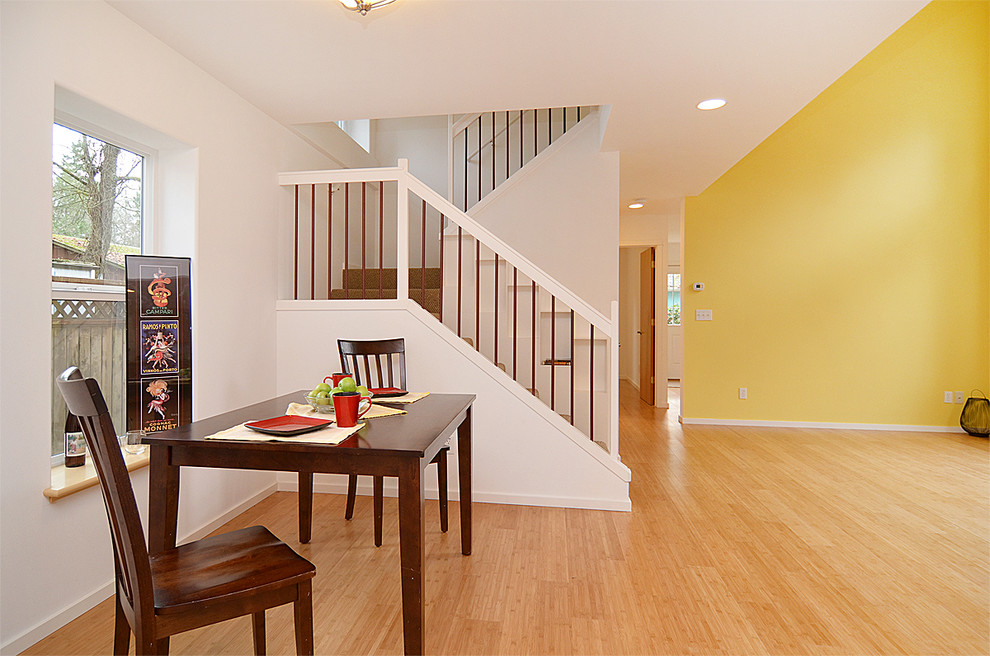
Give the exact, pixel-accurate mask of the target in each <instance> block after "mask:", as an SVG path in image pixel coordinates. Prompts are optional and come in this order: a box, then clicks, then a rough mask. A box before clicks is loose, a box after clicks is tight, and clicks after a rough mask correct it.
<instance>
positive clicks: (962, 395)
mask: <svg viewBox="0 0 990 656" xmlns="http://www.w3.org/2000/svg"><path fill="white" fill-rule="evenodd" d="M955 402H956V403H965V402H966V392H956V397H955Z"/></svg>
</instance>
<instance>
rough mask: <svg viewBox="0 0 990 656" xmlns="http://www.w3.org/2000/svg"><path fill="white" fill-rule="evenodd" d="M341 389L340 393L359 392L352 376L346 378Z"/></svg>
mask: <svg viewBox="0 0 990 656" xmlns="http://www.w3.org/2000/svg"><path fill="white" fill-rule="evenodd" d="M339 387H340V391H341V392H356V391H357V383H356V382H354V379H353V378H351V377H350V376H348V377H347V378H344V379H343V380H341V381H340V385H339Z"/></svg>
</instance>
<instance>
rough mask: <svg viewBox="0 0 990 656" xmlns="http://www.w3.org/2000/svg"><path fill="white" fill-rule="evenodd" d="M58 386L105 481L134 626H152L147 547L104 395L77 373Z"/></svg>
mask: <svg viewBox="0 0 990 656" xmlns="http://www.w3.org/2000/svg"><path fill="white" fill-rule="evenodd" d="M57 384H58V389H59V391H60V392H61V393H62V397H63V398H64V399H65V404H66V406H67V407H68V409H69V412H71V413H72V414H74V415H76V417H78V419H79V424H80V426H81V427H82V432H83V435H84V436H85V437H86V443H87V445H88V446H89V453H90V456H91V457H92V459H93V464H94V466H95V468H96V475H97V477H98V478H99V480H100V489H101V490H102V491H103V500H104V502H105V503H106V507H107V517H108V518H109V520H110V533H111V536H112V538H113V547H114V564H115V567H116V569H117V580H118V587H119V588H120V591H122V592H123V593H124V595H125V597H126V602H127V603H129V604H130V606H131V608H132V609H133V611H134V619H135V621H139V622H142V623H145V626H151V625H150V624H147V622H151V621H153V618H154V612H155V606H154V589H153V588H152V580H151V564H150V562H149V560H148V546H147V543H146V542H145V540H144V530H143V529H142V527H141V516H140V515H139V514H138V507H137V502H136V501H135V499H134V489H133V488H132V487H131V479H130V476H129V475H128V473H127V466H126V465H125V464H124V456H123V454H121V452H120V443H119V442H118V441H117V434H116V432H115V431H114V429H113V421H112V420H111V419H110V411H109V410H108V409H107V404H106V401H105V400H104V399H103V392H101V391H100V386H99V384H98V383H97V382H96V381H95V380H93V379H92V378H83V376H82V374H81V373H80V372H79V369H78V368H76V367H69V368H68V369H66V370H65V371H64V372H62V374H61V375H60V376H59V377H58V380H57ZM122 601H123V600H122Z"/></svg>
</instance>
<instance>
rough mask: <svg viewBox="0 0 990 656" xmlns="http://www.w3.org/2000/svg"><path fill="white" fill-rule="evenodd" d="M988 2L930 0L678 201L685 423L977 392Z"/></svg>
mask: <svg viewBox="0 0 990 656" xmlns="http://www.w3.org/2000/svg"><path fill="white" fill-rule="evenodd" d="M988 6H990V5H988V3H987V2H934V3H931V4H929V5H928V6H926V7H925V8H924V9H922V10H921V11H920V12H919V13H918V14H917V15H916V16H915V17H914V18H912V19H911V20H910V21H908V22H907V23H906V24H905V25H904V26H903V27H902V28H901V29H899V30H898V31H897V32H895V33H894V34H893V35H891V36H890V38H888V39H887V40H886V41H884V42H883V43H882V44H880V45H879V46H878V47H877V48H876V49H875V50H874V51H873V52H871V53H870V54H869V55H867V56H866V57H865V58H864V59H863V60H861V61H860V62H859V63H858V64H856V65H855V66H854V67H853V68H851V69H850V70H849V71H848V72H847V73H846V74H845V75H843V76H842V77H841V78H839V79H838V80H837V81H836V82H835V83H833V84H832V85H831V86H830V87H829V88H828V89H826V90H825V91H823V92H822V93H821V94H820V95H819V96H818V97H817V98H815V99H814V100H813V101H812V102H811V103H809V104H808V105H807V106H806V107H805V108H804V109H802V110H801V111H800V112H798V113H797V114H796V115H795V116H794V117H792V118H791V120H789V121H788V122H787V123H785V124H784V125H783V126H782V127H781V128H780V129H778V130H777V131H776V132H775V133H774V134H773V135H771V136H770V137H769V138H767V139H766V140H765V141H764V142H763V143H762V144H760V145H759V146H758V147H757V148H755V149H754V150H753V151H752V152H751V153H749V154H748V155H747V156H746V157H745V158H743V159H742V160H740V161H739V162H738V163H737V164H736V165H735V166H734V167H732V168H731V169H730V170H729V171H727V172H726V173H725V174H724V175H723V176H722V177H721V178H719V179H718V180H717V181H716V182H715V183H713V184H712V185H711V186H710V187H709V188H708V189H706V190H705V191H704V192H703V193H702V194H701V195H699V196H697V197H694V198H688V199H687V201H686V208H685V228H684V263H683V274H684V280H685V285H686V286H689V285H690V284H691V283H692V282H697V281H702V282H704V283H705V289H704V291H700V292H694V291H686V292H685V293H684V301H683V303H684V311H685V312H684V317H685V321H684V325H685V330H684V349H685V353H684V357H685V372H684V382H683V384H684V387H683V396H684V399H683V406H682V410H681V412H682V416H683V417H685V419H688V420H690V419H722V420H743V421H746V420H756V421H771V422H773V421H780V422H794V421H797V422H823V423H863V424H895V425H910V426H958V421H959V413H960V411H961V409H962V405H956V404H945V403H944V402H943V392H944V391H946V390H952V391H956V390H965V391H966V392H967V394H968V393H969V391H970V390H971V389H973V388H981V389H982V390H983V391H984V392H986V393H987V394H988V395H990V344H988V342H990V268H988V262H990V236H988V233H990V190H988V187H990V166H988V162H990V140H988V131H990V128H988V124H990V99H988V95H990V91H988V68H990V55H988V25H990V16H988ZM730 100H731V99H730ZM726 111H731V105H730V106H729V107H727V108H726ZM697 309H711V310H712V311H713V318H714V320H713V321H711V322H699V321H695V320H694V316H695V310H697ZM740 387H746V388H747V389H748V397H749V398H748V399H747V400H740V399H739V388H740Z"/></svg>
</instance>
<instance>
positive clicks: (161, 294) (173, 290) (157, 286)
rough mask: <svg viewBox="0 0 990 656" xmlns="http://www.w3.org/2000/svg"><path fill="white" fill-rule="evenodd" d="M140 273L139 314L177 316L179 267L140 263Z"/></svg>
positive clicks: (146, 315)
mask: <svg viewBox="0 0 990 656" xmlns="http://www.w3.org/2000/svg"><path fill="white" fill-rule="evenodd" d="M138 271H139V275H140V278H139V279H140V281H141V282H140V287H141V289H142V290H143V291H142V292H141V297H140V298H141V316H142V317H177V316H179V308H178V305H179V294H178V291H177V286H178V281H179V267H176V266H168V265H153V264H151V265H149V264H142V265H140V266H139V267H138Z"/></svg>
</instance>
